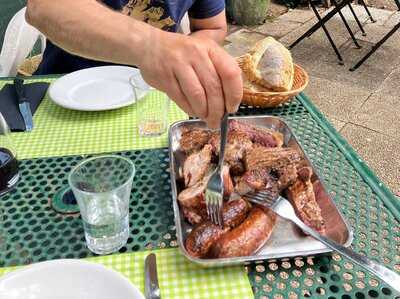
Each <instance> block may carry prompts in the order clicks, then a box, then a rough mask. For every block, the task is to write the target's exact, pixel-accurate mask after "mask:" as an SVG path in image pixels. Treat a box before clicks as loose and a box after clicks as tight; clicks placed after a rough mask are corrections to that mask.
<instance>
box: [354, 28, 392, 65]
mask: <svg viewBox="0 0 400 299" xmlns="http://www.w3.org/2000/svg"><path fill="white" fill-rule="evenodd" d="M399 28H400V22H399V23H398V24H397V25H396V26H394V27H393V28H392V30H390V31H389V32H388V33H387V34H386V35H385V36H384V37H383V38H382V39H381V40H380V41H379V42H377V43H376V44H375V45H374V46H373V47H372V48H371V50H370V51H369V52H368V53H367V54H366V55H365V56H364V57H363V58H361V59H360V60H359V61H358V62H357V63H356V64H355V65H354V66H353V67H352V68H350V71H355V70H356V69H358V68H359V67H360V65H362V64H363V63H364V62H365V61H366V60H367V59H368V58H369V57H370V56H371V55H372V54H374V53H375V51H376V50H378V49H379V47H380V46H382V44H383V43H384V42H385V41H386V40H387V39H388V38H389V37H391V36H392V35H393V33H395V32H396V31H397V30H398V29H399Z"/></svg>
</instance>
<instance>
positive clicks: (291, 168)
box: [277, 163, 297, 191]
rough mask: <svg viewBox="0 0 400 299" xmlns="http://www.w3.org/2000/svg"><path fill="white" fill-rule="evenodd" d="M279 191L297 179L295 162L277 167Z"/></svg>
mask: <svg viewBox="0 0 400 299" xmlns="http://www.w3.org/2000/svg"><path fill="white" fill-rule="evenodd" d="M277 175H278V182H277V187H278V190H279V191H283V190H285V189H286V188H287V187H289V186H291V185H292V184H294V182H295V181H296V179H297V167H296V164H295V163H292V164H288V165H287V166H286V167H282V168H279V169H277Z"/></svg>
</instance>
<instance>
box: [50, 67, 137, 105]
mask: <svg viewBox="0 0 400 299" xmlns="http://www.w3.org/2000/svg"><path fill="white" fill-rule="evenodd" d="M131 80H134V81H136V82H139V83H141V82H144V80H143V78H142V76H141V74H140V71H139V69H136V68H133V67H127V66H116V65H110V66H100V67H94V68H88V69H83V70H80V71H76V72H73V73H70V74H68V75H65V76H62V77H61V78H59V79H57V80H56V81H54V82H53V83H52V84H51V85H50V88H49V96H50V99H52V100H53V101H54V102H55V103H56V104H58V105H60V106H62V107H64V108H67V109H73V110H82V111H102V110H111V109H117V108H121V107H125V106H128V105H131V104H133V103H134V102H135V95H134V92H133V87H132V84H131V83H130V81H131Z"/></svg>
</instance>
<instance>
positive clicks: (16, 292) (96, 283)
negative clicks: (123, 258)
mask: <svg viewBox="0 0 400 299" xmlns="http://www.w3.org/2000/svg"><path fill="white" fill-rule="evenodd" d="M0 298H7V299H27V298H29V299H55V298H57V299H82V298H85V299H110V298H118V299H144V297H143V295H142V294H141V293H140V291H139V290H138V289H137V288H136V287H135V286H134V285H132V284H131V283H130V282H129V280H128V279H127V278H125V277H124V276H122V275H121V274H120V273H118V272H115V271H113V270H110V269H107V268H106V267H104V266H102V265H99V264H95V263H90V262H86V261H82V260H73V259H61V260H54V261H48V262H42V263H38V264H33V265H30V266H27V267H25V268H22V269H20V270H16V271H13V272H11V273H8V274H6V275H4V276H3V277H2V278H0Z"/></svg>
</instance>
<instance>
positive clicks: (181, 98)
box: [167, 78, 196, 116]
mask: <svg viewBox="0 0 400 299" xmlns="http://www.w3.org/2000/svg"><path fill="white" fill-rule="evenodd" d="M167 94H168V96H169V97H170V98H171V99H172V100H173V101H174V102H175V103H176V104H177V105H178V106H179V108H181V109H182V110H183V111H185V112H186V113H187V114H188V115H189V116H195V115H196V114H195V113H194V111H193V109H192V106H191V105H190V103H189V101H188V100H187V99H186V96H185V95H184V94H183V92H182V90H181V88H180V86H179V83H178V81H177V80H176V78H173V79H171V80H170V83H169V85H168V91H167Z"/></svg>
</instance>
